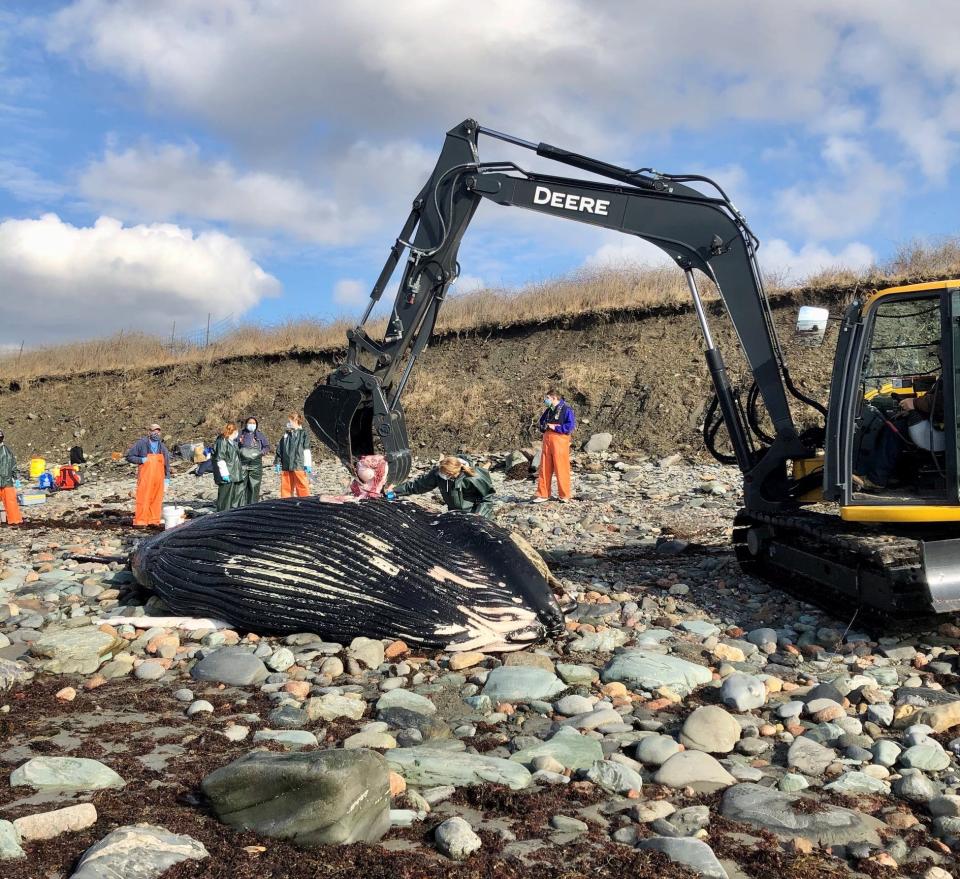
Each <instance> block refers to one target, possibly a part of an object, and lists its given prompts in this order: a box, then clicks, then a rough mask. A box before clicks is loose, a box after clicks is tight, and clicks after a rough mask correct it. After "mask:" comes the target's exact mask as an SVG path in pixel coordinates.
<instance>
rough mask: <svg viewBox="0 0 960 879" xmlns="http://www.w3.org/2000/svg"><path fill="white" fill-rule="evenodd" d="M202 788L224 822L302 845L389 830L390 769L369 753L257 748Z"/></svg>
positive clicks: (374, 836) (361, 838) (372, 837)
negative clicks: (287, 752)
mask: <svg viewBox="0 0 960 879" xmlns="http://www.w3.org/2000/svg"><path fill="white" fill-rule="evenodd" d="M201 786H202V788H203V792H204V793H205V794H206V796H207V797H208V799H209V800H210V802H211V804H212V806H213V809H214V812H216V814H217V817H218V818H219V819H220V820H221V821H223V822H224V823H225V824H229V825H230V826H231V827H238V828H241V829H243V830H252V831H254V832H255V833H259V834H262V835H263V836H273V837H277V838H279V839H289V840H290V841H291V842H293V843H294V844H296V845H299V846H302V847H304V848H313V847H315V846H320V845H328V844H339V843H348V842H377V841H378V840H379V839H380V838H381V837H382V836H383V835H384V834H385V833H386V832H387V831H388V830H389V829H390V780H389V769H388V767H387V763H386V761H385V760H384V759H383V757H381V756H380V755H379V754H377V753H375V752H373V751H362V750H331V751H310V752H307V753H302V754H273V753H265V752H258V751H255V752H253V753H250V754H247V755H246V756H244V757H241V758H239V759H238V760H234V761H233V763H229V764H228V765H226V766H223V767H221V768H220V769H217V770H216V771H215V772H212V773H211V774H210V775H208V776H207V777H206V778H205V779H204V780H203V783H202V785H201Z"/></svg>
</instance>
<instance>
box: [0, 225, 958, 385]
mask: <svg viewBox="0 0 960 879" xmlns="http://www.w3.org/2000/svg"><path fill="white" fill-rule="evenodd" d="M958 275H960V237H951V238H944V239H941V240H938V241H936V242H933V243H921V242H912V243H910V244H907V245H904V246H903V247H901V248H900V250H899V251H898V253H897V254H896V255H895V256H894V257H893V258H892V259H891V260H889V262H887V263H886V264H884V265H880V266H872V267H870V268H869V269H867V270H866V271H863V272H859V273H858V272H852V271H850V270H848V269H843V268H833V269H827V270H825V271H821V272H819V273H817V274H816V275H814V276H812V277H810V278H809V279H808V280H807V281H806V283H805V284H804V285H803V288H802V289H803V290H807V291H809V290H813V291H816V290H822V291H835V290H838V289H839V288H844V289H846V290H849V289H852V288H855V289H865V288H876V287H879V286H882V285H889V284H892V283H895V282H899V281H903V280H920V279H928V278H929V279H934V278H945V277H951V276H958ZM768 288H769V290H770V292H771V293H772V294H774V295H778V294H784V293H788V292H790V291H789V290H786V289H785V288H784V287H783V285H782V284H781V283H778V279H776V278H772V279H768ZM704 293H705V296H706V297H708V298H709V297H710V296H711V295H713V291H712V290H711V289H709V287H708V286H707V285H704ZM688 301H689V294H688V292H687V288H686V284H685V282H684V278H683V275H682V274H681V273H680V272H679V271H677V270H676V269H674V268H672V267H670V266H667V267H658V268H651V267H641V266H625V267H623V268H620V269H598V270H592V271H580V272H577V273H574V274H571V275H569V276H566V277H563V278H559V279H555V280H552V281H546V282H542V283H537V284H531V285H528V286H527V287H524V288H523V289H521V290H519V291H517V290H479V291H477V292H475V293H469V294H465V295H462V296H453V297H451V298H450V300H449V301H448V302H447V303H446V304H445V305H444V308H443V310H442V312H441V316H440V320H439V322H438V326H437V331H438V332H441V333H451V332H453V333H455V332H469V331H472V330H477V329H482V328H495V327H504V326H511V325H514V324H527V323H536V322H540V321H549V320H557V319H562V318H566V317H574V316H576V315H582V314H585V313H595V312H604V311H611V310H616V309H624V308H636V309H645V308H652V307H657V306H665V305H674V304H676V305H679V304H686V303H687V302H688ZM350 325H351V321H349V320H346V319H341V320H336V321H318V320H315V319H312V318H305V319H302V320H291V321H288V322H286V323H283V324H280V325H277V326H263V325H258V324H248V325H244V326H241V327H238V328H237V329H236V330H234V331H233V332H231V333H229V334H227V335H226V336H223V337H221V338H220V339H218V340H217V341H216V342H214V343H212V344H211V345H210V346H209V347H206V348H197V347H190V346H182V347H180V348H171V346H170V344H169V342H168V341H166V340H164V339H163V338H160V337H158V336H151V335H148V334H145V333H120V334H118V335H116V336H111V337H109V338H105V339H95V340H93V341H89V342H74V343H69V344H63V345H54V346H49V347H45V348H38V349H35V350H31V351H25V352H24V353H23V354H22V355H17V354H13V355H8V356H5V357H0V378H2V379H3V380H5V381H20V382H23V381H29V380H34V379H38V378H42V377H45V376H57V375H74V374H77V373H86V372H108V371H114V370H136V369H150V368H154V367H162V366H168V365H171V364H177V363H213V362H216V361H220V360H223V359H226V358H230V357H238V356H240V357H243V356H257V355H269V354H282V353H286V352H294V351H329V352H335V351H337V350H340V349H342V348H343V346H344V344H345V332H346V329H347V327H348V326H350ZM380 329H381V327H377V326H372V327H371V328H370V330H371V334H375V333H376V332H377V331H378V330H380Z"/></svg>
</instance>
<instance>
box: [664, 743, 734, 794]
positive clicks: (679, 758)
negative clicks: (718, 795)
mask: <svg viewBox="0 0 960 879" xmlns="http://www.w3.org/2000/svg"><path fill="white" fill-rule="evenodd" d="M653 780H654V781H655V782H656V783H657V784H665V785H666V786H667V787H672V788H683V787H692V788H693V789H694V790H695V791H697V792H698V793H713V792H714V791H717V790H721V789H723V788H725V787H730V785H731V784H735V783H736V781H737V780H736V779H735V778H734V777H733V776H732V775H731V774H730V773H729V772H727V770H726V769H724V768H723V767H722V766H721V765H720V764H719V763H718V762H717V761H716V760H715V759H714V758H713V757H711V756H710V755H709V754H704V753H703V752H702V751H681V752H680V753H679V754H674V755H673V756H672V757H671V758H670V759H669V760H667V762H666V763H664V764H663V766H661V767H660V768H659V769H658V770H657V772H656V774H655V775H654V776H653Z"/></svg>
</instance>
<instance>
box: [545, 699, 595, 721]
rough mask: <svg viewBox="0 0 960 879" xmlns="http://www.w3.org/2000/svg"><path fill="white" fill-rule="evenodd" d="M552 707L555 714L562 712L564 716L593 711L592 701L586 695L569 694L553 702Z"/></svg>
mask: <svg viewBox="0 0 960 879" xmlns="http://www.w3.org/2000/svg"><path fill="white" fill-rule="evenodd" d="M553 708H554V710H555V711H556V712H557V714H562V715H563V716H564V717H574V716H575V715H577V714H586V713H588V712H590V711H593V702H592V701H591V700H590V699H588V698H587V697H586V696H577V695H570V696H564V697H563V698H562V699H558V700H557V701H556V702H554V703H553Z"/></svg>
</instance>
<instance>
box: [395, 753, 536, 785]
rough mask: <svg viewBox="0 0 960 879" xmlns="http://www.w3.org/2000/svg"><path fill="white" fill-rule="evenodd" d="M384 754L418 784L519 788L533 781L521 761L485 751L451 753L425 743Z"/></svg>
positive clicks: (411, 782)
mask: <svg viewBox="0 0 960 879" xmlns="http://www.w3.org/2000/svg"><path fill="white" fill-rule="evenodd" d="M384 756H385V757H386V759H387V762H388V763H389V764H390V768H391V769H393V770H394V771H396V772H398V773H400V775H402V776H403V777H404V778H405V779H406V780H407V782H408V783H409V784H412V785H414V786H417V787H422V786H428V787H434V786H436V785H446V784H452V785H454V786H457V787H467V786H471V785H476V784H485V783H487V782H489V783H490V784H505V785H507V786H508V787H510V788H512V789H513V790H520V789H521V788H525V787H527V786H528V785H529V784H530V780H531V779H530V773H529V772H528V771H527V769H526V768H525V767H524V766H523V765H521V763H520V762H519V761H517V760H504V759H502V758H500V757H490V756H487V755H484V754H467V753H463V752H451V751H449V750H441V749H439V748H432V747H429V746H426V745H422V746H419V747H416V748H394V749H393V750H391V751H387V753H386V754H385V755H384ZM513 756H514V757H516V756H517V755H516V754H514V755H513Z"/></svg>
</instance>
